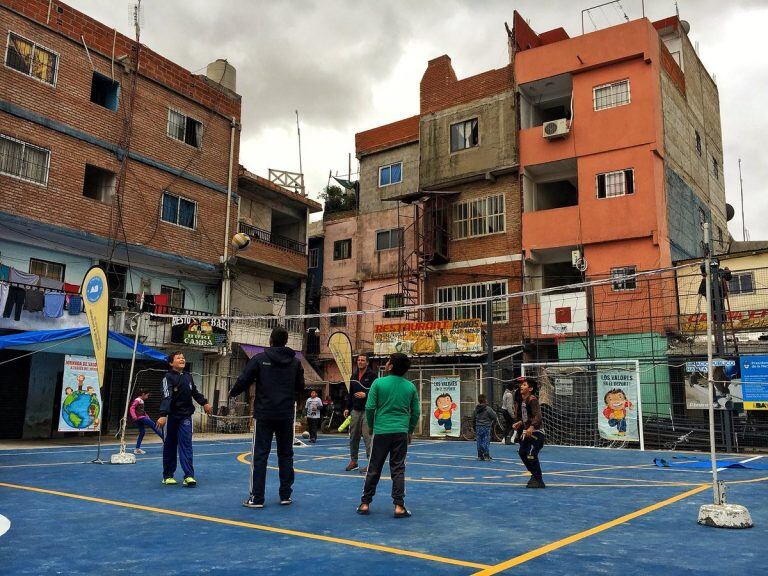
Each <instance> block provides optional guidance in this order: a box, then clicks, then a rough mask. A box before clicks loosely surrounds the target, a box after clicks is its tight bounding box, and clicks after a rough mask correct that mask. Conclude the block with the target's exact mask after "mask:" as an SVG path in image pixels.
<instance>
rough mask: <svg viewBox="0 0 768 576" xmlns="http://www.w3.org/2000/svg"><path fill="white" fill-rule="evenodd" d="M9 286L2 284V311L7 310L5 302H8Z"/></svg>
mask: <svg viewBox="0 0 768 576" xmlns="http://www.w3.org/2000/svg"><path fill="white" fill-rule="evenodd" d="M8 288H10V287H9V286H8V284H6V283H5V282H0V310H5V302H6V300H8Z"/></svg>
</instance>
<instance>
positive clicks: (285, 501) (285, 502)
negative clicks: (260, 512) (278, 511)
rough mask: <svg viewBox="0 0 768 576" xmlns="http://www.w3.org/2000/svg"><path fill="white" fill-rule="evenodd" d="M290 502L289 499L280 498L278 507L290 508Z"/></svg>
mask: <svg viewBox="0 0 768 576" xmlns="http://www.w3.org/2000/svg"><path fill="white" fill-rule="evenodd" d="M292 502H293V500H291V499H290V498H280V506H290V505H291V503H292Z"/></svg>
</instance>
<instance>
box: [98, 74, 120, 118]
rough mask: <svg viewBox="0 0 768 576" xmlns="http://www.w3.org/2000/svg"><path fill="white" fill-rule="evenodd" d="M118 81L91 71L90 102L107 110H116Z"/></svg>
mask: <svg viewBox="0 0 768 576" xmlns="http://www.w3.org/2000/svg"><path fill="white" fill-rule="evenodd" d="M119 94H120V83H119V82H115V81H114V80H112V79H111V78H108V77H107V76H102V75H101V74H99V73H98V72H94V73H93V79H92V80H91V102H93V103H95V104H98V105H99V106H103V107H104V108H106V109H107V110H112V111H113V112H117V103H118V95H119Z"/></svg>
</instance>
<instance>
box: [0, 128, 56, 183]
mask: <svg viewBox="0 0 768 576" xmlns="http://www.w3.org/2000/svg"><path fill="white" fill-rule="evenodd" d="M50 160H51V151H50V150H46V149H45V148H39V147H38V146H33V145H32V144H27V143H26V142H23V141H21V140H16V139H15V138H11V137H10V136H5V135H4V134H0V174H7V175H8V176H13V177H14V178H20V179H21V180H28V181H30V182H34V183H36V184H42V185H43V186H45V185H47V184H48V166H49V164H50Z"/></svg>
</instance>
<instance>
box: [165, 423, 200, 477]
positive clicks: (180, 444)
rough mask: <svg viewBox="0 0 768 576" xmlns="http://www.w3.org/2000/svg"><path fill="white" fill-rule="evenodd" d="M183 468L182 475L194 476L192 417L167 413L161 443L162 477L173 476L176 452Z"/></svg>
mask: <svg viewBox="0 0 768 576" xmlns="http://www.w3.org/2000/svg"><path fill="white" fill-rule="evenodd" d="M177 451H178V453H179V463H180V464H181V469H182V470H184V477H185V478H186V477H187V476H192V477H193V478H194V476H195V468H194V466H192V417H191V416H174V415H173V414H169V415H168V421H167V422H166V424H165V444H163V478H173V475H174V474H175V473H176V452H177Z"/></svg>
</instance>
